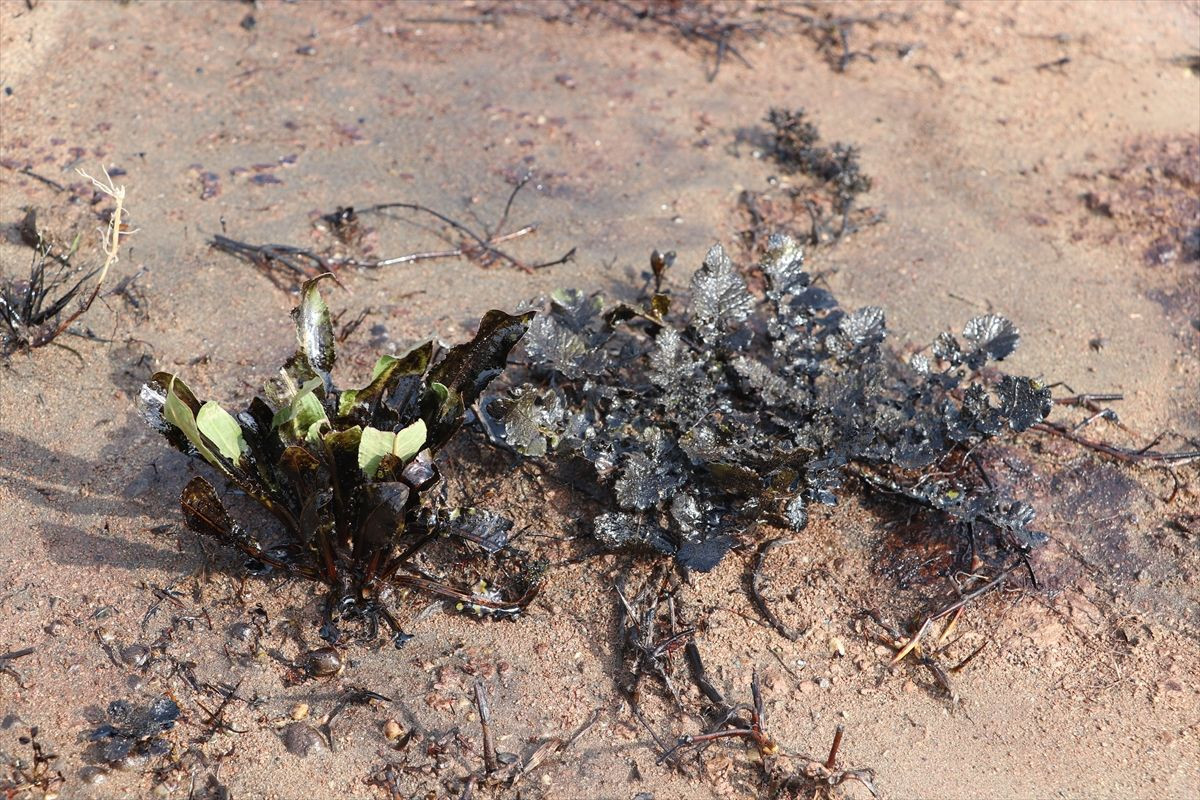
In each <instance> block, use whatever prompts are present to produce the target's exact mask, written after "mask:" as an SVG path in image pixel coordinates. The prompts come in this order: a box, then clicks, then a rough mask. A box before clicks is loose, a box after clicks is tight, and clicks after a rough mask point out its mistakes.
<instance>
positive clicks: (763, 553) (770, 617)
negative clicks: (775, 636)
mask: <svg viewBox="0 0 1200 800" xmlns="http://www.w3.org/2000/svg"><path fill="white" fill-rule="evenodd" d="M792 541H793V540H792V539H787V538H780V539H772V540H771V541H769V542H765V543H764V544H763V545H762V546H761V547H759V548H758V557H757V558H755V560H754V569H753V570H752V571H751V572H750V596H751V597H753V598H754V602H755V604H757V605H758V610H759V611H761V612H762V613H763V616H764V617H766V618H767V622H769V623H771V627H772V628H774V629H775V630H776V631H778V632H779V635H780V636H782V637H783V638H785V639H787V640H788V641H791V642H795V641H799V639H800V633H799V632H798V631H796V630H794V629H792V628H790V627H788V626H787V625H786V624H785V623H784V621H783V620H782V619H780V618H779V615H778V614H776V613H775V612H774V611H772V610H771V607H770V605H768V604H767V598H766V597H764V596H763V592H762V584H763V578H762V571H763V564H764V563H765V562H766V560H767V556H768V555H769V554H770V552H771V551H772V550H774V549H775V548H776V547H782V546H783V545H785V544H791V543H792Z"/></svg>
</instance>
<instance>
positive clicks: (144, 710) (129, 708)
mask: <svg viewBox="0 0 1200 800" xmlns="http://www.w3.org/2000/svg"><path fill="white" fill-rule="evenodd" d="M107 719H108V721H107V722H105V723H103V724H101V725H100V726H99V727H97V728H95V729H94V730H93V731H92V732H91V733H90V734H89V736H88V738H89V739H90V740H91V741H93V742H95V743H96V755H97V757H98V758H99V760H101V761H103V762H104V763H106V764H110V765H122V764H124V763H126V762H127V761H129V760H131V759H132V760H144V759H148V758H155V757H158V756H165V755H166V754H167V753H169V752H171V743H170V742H169V741H167V739H166V738H164V736H163V734H165V733H166V732H167V731H169V730H171V729H172V728H174V727H175V723H176V721H178V719H179V706H178V705H177V704H176V703H175V701H174V700H172V699H171V698H169V697H167V696H166V695H163V696H161V697H159V698H157V699H155V700H153V701H152V702H151V703H150V704H149V705H147V706H144V707H138V706H134V705H132V704H130V703H129V702H128V701H125V700H114V701H113V702H111V703H109V704H108V709H107Z"/></svg>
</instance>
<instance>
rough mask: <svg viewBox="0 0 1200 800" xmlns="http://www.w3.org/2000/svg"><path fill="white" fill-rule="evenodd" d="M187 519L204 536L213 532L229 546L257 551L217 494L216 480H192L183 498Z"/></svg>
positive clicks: (198, 478) (190, 525)
mask: <svg viewBox="0 0 1200 800" xmlns="http://www.w3.org/2000/svg"><path fill="white" fill-rule="evenodd" d="M179 505H180V508H182V509H183V519H184V522H186V523H187V526H188V527H189V528H191V529H192V530H193V531H195V532H196V533H199V534H201V535H203V536H211V537H213V538H215V539H217V540H218V541H220V542H223V543H224V544H226V545H228V546H233V547H237V548H240V549H242V550H243V551H246V552H250V553H251V554H252V555H256V553H254V552H252V551H255V550H256V549H257V548H255V547H254V545H253V544H252V543H251V542H250V539H249V537H248V536H247V535H246V533H245V531H243V530H242V529H241V528H240V527H239V526H238V525H237V524H236V523H235V522H234V521H233V520H232V519H231V518H230V516H229V512H228V511H226V510H225V504H224V503H222V502H221V498H219V497H217V491H216V489H214V488H213V487H212V484H211V483H209V482H208V481H206V480H204V478H201V477H199V476H197V477H195V478H192V479H191V480H190V481H188V484H187V486H185V487H183V494H182V495H180V498H179Z"/></svg>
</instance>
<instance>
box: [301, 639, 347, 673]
mask: <svg viewBox="0 0 1200 800" xmlns="http://www.w3.org/2000/svg"><path fill="white" fill-rule="evenodd" d="M300 663H301V665H302V666H303V668H304V671H305V672H307V673H308V674H309V675H310V676H311V677H313V678H324V677H327V676H329V675H337V674H338V673H339V672H341V671H342V657H341V655H340V654H339V653H338V651H337V650H336V649H335V648H333V647H319V648H317V649H316V650H309V651H308V652H307V653H305V654H304V655H303V656H301V657H300Z"/></svg>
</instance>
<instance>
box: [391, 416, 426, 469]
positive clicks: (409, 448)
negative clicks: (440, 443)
mask: <svg viewBox="0 0 1200 800" xmlns="http://www.w3.org/2000/svg"><path fill="white" fill-rule="evenodd" d="M427 433H428V429H427V428H426V427H425V420H423V419H419V420H417V421H416V422H414V423H413V424H412V425H409V426H408V427H407V428H405V429H404V430H402V431H400V432H398V433H397V434H396V441H395V443H394V444H393V445H392V455H394V456H395V457H396V458H398V459H400V460H401V461H409V460H411V459H412V457H413V456H415V455H416V454H417V453H419V452H421V448H422V447H424V446H425V436H426V434H427Z"/></svg>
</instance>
